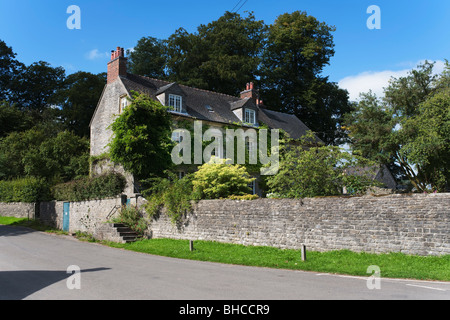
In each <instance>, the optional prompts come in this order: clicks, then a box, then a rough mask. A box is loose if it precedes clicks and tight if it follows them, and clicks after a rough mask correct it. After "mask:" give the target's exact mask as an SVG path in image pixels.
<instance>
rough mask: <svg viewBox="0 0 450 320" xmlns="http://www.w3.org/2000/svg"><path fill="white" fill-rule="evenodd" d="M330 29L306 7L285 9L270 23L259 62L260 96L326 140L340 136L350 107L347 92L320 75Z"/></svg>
mask: <svg viewBox="0 0 450 320" xmlns="http://www.w3.org/2000/svg"><path fill="white" fill-rule="evenodd" d="M334 31H335V28H334V27H332V26H329V25H327V24H326V23H324V22H320V21H319V20H317V19H316V18H315V17H313V16H310V15H308V14H307V13H306V12H300V11H295V12H293V13H286V14H283V15H281V16H279V17H278V18H277V20H276V21H275V22H274V24H272V25H271V26H270V28H269V33H268V38H267V44H266V47H265V49H264V53H263V55H262V63H261V73H262V76H261V92H262V97H263V98H264V102H265V103H266V104H267V105H268V106H269V107H270V108H271V109H274V110H276V111H281V112H288V113H292V114H295V115H296V116H297V117H298V118H300V119H301V120H302V121H303V122H304V123H305V124H306V125H307V126H308V127H309V128H310V129H312V130H313V131H315V132H317V135H318V136H319V137H320V138H321V139H322V140H323V141H325V142H326V143H327V144H338V143H341V142H342V138H343V136H344V135H343V132H340V129H339V127H340V126H339V125H340V122H341V121H342V116H343V114H345V113H347V112H348V111H350V110H351V105H350V103H349V101H348V93H347V92H346V91H345V90H342V89H340V88H339V87H338V86H337V85H336V84H335V83H330V82H329V81H328V78H327V77H323V76H322V75H321V72H322V71H323V68H324V67H325V66H326V65H328V64H329V61H330V58H331V57H332V56H333V55H334V52H335V51H334V42H333V34H332V33H333V32H334Z"/></svg>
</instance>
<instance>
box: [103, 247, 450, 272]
mask: <svg viewBox="0 0 450 320" xmlns="http://www.w3.org/2000/svg"><path fill="white" fill-rule="evenodd" d="M108 245H110V246H112V247H116V248H123V249H127V250H133V251H137V252H143V253H148V254H154V255H160V256H167V257H173V258H181V259H191V260H200V261H212V262H220V263H228V264H238V265H246V266H257V267H268V268H279V269H291V270H304V271H315V272H324V273H337V274H346V275H356V276H366V277H367V276H370V275H371V274H368V273H367V268H368V267H369V266H372V265H376V266H378V267H380V270H381V277H385V278H409V279H420V280H440V281H450V255H446V256H440V257H431V256H430V257H422V256H412V255H405V254H402V253H389V254H372V253H356V252H352V251H349V250H339V251H330V252H313V251H308V252H307V259H306V261H302V260H301V253H300V250H290V249H278V248H273V247H258V246H244V245H238V244H226V243H219V242H212V241H195V243H194V248H195V249H194V251H192V252H191V251H190V250H189V241H186V240H173V239H152V240H142V241H138V242H135V243H129V244H118V243H109V244H108Z"/></svg>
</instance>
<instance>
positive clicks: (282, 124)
mask: <svg viewBox="0 0 450 320" xmlns="http://www.w3.org/2000/svg"><path fill="white" fill-rule="evenodd" d="M120 79H121V81H122V83H123V84H124V86H125V88H126V89H127V91H128V92H129V93H131V91H137V92H141V93H145V94H148V95H149V96H150V97H152V98H154V99H156V95H158V94H160V93H162V92H164V91H166V90H167V89H168V88H170V87H171V86H173V84H174V83H171V82H167V81H162V80H157V79H151V78H147V77H143V76H138V75H133V74H130V73H128V74H127V77H121V78H120ZM178 86H179V87H180V88H181V89H182V90H183V92H185V93H186V96H185V97H184V98H183V99H184V102H185V103H186V111H187V113H188V115H184V116H188V117H189V116H190V117H192V118H195V119H198V120H204V121H212V122H219V123H230V124H231V123H240V122H241V121H240V119H239V118H238V117H237V116H236V115H235V114H234V112H233V110H234V109H236V108H239V107H242V106H244V105H246V104H247V103H250V102H248V99H240V98H238V97H234V96H230V95H227V94H223V93H217V92H212V91H208V90H202V89H197V88H193V87H188V86H184V85H181V84H178ZM257 108H258V110H259V111H260V112H258V121H259V123H264V124H266V125H267V126H268V127H269V128H271V129H283V130H284V131H286V132H287V133H288V134H289V135H290V137H291V138H292V139H298V138H300V137H301V136H302V135H304V134H305V133H306V132H307V131H308V130H309V128H308V127H307V126H306V125H305V124H304V123H303V122H302V121H301V120H300V119H298V118H297V117H296V116H295V115H291V114H287V113H281V112H276V111H270V110H267V109H265V108H262V107H261V106H257Z"/></svg>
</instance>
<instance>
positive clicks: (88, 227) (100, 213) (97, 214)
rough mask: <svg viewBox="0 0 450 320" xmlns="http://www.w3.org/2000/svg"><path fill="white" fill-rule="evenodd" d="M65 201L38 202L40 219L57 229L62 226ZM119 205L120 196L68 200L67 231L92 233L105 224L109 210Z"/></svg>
mask: <svg viewBox="0 0 450 320" xmlns="http://www.w3.org/2000/svg"><path fill="white" fill-rule="evenodd" d="M64 202H65V201H52V202H42V203H40V214H39V218H40V220H41V221H42V222H43V223H45V224H47V225H51V226H54V227H56V228H58V229H62V228H63V210H64ZM120 205H121V198H112V199H103V200H91V201H82V202H70V206H69V232H71V233H72V232H76V231H81V232H86V233H90V234H94V233H95V232H96V230H97V229H98V228H100V227H101V226H102V225H103V224H105V222H106V220H107V216H108V214H109V213H110V212H111V210H112V209H113V208H114V207H116V206H120Z"/></svg>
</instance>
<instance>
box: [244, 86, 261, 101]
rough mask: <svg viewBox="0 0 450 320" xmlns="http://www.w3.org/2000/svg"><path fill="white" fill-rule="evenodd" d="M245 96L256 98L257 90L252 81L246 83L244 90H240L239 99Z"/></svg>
mask: <svg viewBox="0 0 450 320" xmlns="http://www.w3.org/2000/svg"><path fill="white" fill-rule="evenodd" d="M245 98H252V99H257V98H258V92H257V91H256V89H255V84H254V83H253V82H249V83H247V86H246V87H245V90H244V91H242V92H241V99H245Z"/></svg>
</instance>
